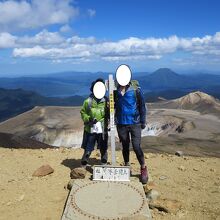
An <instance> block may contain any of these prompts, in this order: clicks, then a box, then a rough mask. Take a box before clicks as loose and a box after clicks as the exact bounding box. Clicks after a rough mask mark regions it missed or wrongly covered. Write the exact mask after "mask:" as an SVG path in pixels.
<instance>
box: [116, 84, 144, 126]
mask: <svg viewBox="0 0 220 220" xmlns="http://www.w3.org/2000/svg"><path fill="white" fill-rule="evenodd" d="M115 94H116V96H115V110H116V112H115V113H116V123H117V124H118V125H131V124H145V123H146V112H147V110H146V106H145V102H144V96H143V93H142V91H141V89H140V88H134V87H133V86H129V87H128V88H127V90H126V92H125V94H124V95H122V94H121V91H120V89H117V91H116V93H115Z"/></svg>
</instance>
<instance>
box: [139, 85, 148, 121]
mask: <svg viewBox="0 0 220 220" xmlns="http://www.w3.org/2000/svg"><path fill="white" fill-rule="evenodd" d="M137 93H138V97H139V98H138V99H139V111H140V123H141V124H146V117H147V107H146V105H145V101H144V94H143V92H142V91H141V89H140V88H138V89H137Z"/></svg>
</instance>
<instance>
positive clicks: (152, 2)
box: [0, 0, 220, 77]
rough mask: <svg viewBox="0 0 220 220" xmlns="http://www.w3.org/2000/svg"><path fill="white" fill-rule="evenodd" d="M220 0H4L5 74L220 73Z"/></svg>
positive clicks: (0, 61)
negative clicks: (121, 68)
mask: <svg viewBox="0 0 220 220" xmlns="http://www.w3.org/2000/svg"><path fill="white" fill-rule="evenodd" d="M219 11H220V2H219V1H218V0H202V1H199V0H194V1H190V0H178V1H176V0H170V1H164V0H147V1H145V0H138V1H134V0H133V1H126V4H125V3H124V1H122V0H120V1H116V0H111V1H110V0H107V1H101V0H94V1H85V0H80V1H79V0H78V1H77V0H63V1H58V0H45V1H44V2H42V1H37V0H23V1H18V0H6V1H5V0H4V1H3V0H0V14H1V18H0V50H1V55H0V76H4V77H10V76H14V75H32V74H33V75H34V74H41V73H53V72H62V71H89V72H97V71H103V72H106V71H107V72H114V71H115V70H116V68H117V67H118V65H119V64H121V63H127V64H129V65H130V66H131V67H132V70H133V71H134V72H153V71H155V70H156V69H158V68H161V67H168V68H171V69H173V70H174V71H176V72H179V73H190V72H204V73H217V74H218V73H220V71H219V70H220V62H219V61H220V27H219V20H220V14H219Z"/></svg>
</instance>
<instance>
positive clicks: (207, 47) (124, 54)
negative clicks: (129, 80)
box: [8, 30, 220, 61]
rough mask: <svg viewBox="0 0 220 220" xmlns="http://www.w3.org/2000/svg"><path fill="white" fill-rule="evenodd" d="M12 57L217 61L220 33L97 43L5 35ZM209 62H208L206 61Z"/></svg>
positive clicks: (49, 36) (51, 35)
mask: <svg viewBox="0 0 220 220" xmlns="http://www.w3.org/2000/svg"><path fill="white" fill-rule="evenodd" d="M8 39H11V41H10V42H12V43H11V45H13V44H14V45H16V49H14V51H13V55H14V56H15V57H41V58H45V59H59V60H62V59H66V58H73V59H79V58H80V59H81V60H87V61H88V60H95V59H103V60H106V61H126V60H153V59H154V60H158V59H161V58H162V57H163V56H165V55H167V54H172V53H175V52H177V51H183V52H186V53H189V55H194V56H204V55H206V56H207V57H211V56H212V58H213V57H214V58H220V32H217V33H216V34H215V35H213V36H209V35H207V36H204V37H202V38H198V37H195V38H179V37H177V36H170V37H168V38H145V39H140V38H134V37H130V38H127V39H122V40H119V41H98V40H97V39H95V38H94V37H88V38H81V37H79V36H73V37H71V38H64V37H62V36H61V35H60V34H59V33H57V32H54V33H51V32H48V31H46V30H44V31H42V32H40V33H39V34H37V35H36V36H33V37H19V38H18V37H15V36H12V35H8ZM207 59H208V58H207Z"/></svg>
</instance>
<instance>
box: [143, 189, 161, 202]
mask: <svg viewBox="0 0 220 220" xmlns="http://www.w3.org/2000/svg"><path fill="white" fill-rule="evenodd" d="M159 196H160V193H159V192H158V191H157V190H155V189H151V190H149V191H148V192H147V193H146V198H147V199H148V200H149V201H155V200H157V198H158V197H159Z"/></svg>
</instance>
